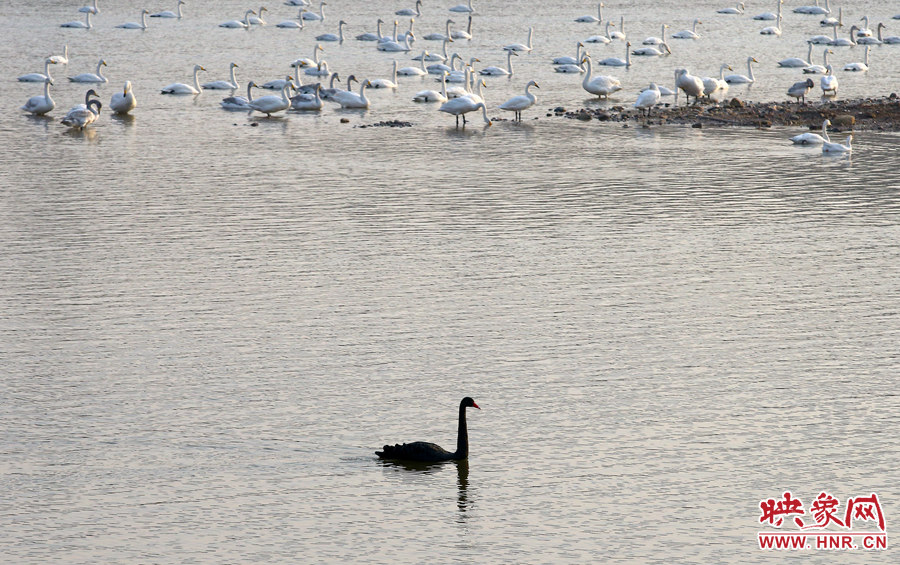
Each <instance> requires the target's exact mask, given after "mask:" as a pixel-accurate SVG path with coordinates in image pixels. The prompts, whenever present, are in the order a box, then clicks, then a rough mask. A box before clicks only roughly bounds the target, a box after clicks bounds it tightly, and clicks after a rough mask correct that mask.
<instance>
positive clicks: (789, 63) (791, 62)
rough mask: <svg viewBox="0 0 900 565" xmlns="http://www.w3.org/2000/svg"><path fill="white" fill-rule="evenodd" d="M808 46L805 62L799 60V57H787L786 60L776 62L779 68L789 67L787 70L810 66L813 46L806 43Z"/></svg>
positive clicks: (808, 42)
mask: <svg viewBox="0 0 900 565" xmlns="http://www.w3.org/2000/svg"><path fill="white" fill-rule="evenodd" d="M807 44H808V45H809V50H808V51H807V53H806V60H803V59H801V58H800V57H788V58H787V59H782V60H780V61H778V66H779V67H789V68H798V67H808V66H810V64H811V63H810V61H812V50H813V44H812V42H811V41H807Z"/></svg>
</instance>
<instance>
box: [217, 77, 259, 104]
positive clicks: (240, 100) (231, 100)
mask: <svg viewBox="0 0 900 565" xmlns="http://www.w3.org/2000/svg"><path fill="white" fill-rule="evenodd" d="M255 87H256V83H255V82H253V81H252V80H251V81H250V82H248V83H247V97H246V98H245V97H243V96H228V97H226V98H223V99H222V101H221V102H219V105H220V106H222V108H224V109H226V110H249V109H250V102H252V101H253V92H252V90H253V88H255Z"/></svg>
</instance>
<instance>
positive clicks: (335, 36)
mask: <svg viewBox="0 0 900 565" xmlns="http://www.w3.org/2000/svg"><path fill="white" fill-rule="evenodd" d="M345 25H347V22H345V21H344V20H341V21H340V22H338V32H337V33H323V34H322V35H317V36H316V41H337V42H339V43H343V42H344V26H345Z"/></svg>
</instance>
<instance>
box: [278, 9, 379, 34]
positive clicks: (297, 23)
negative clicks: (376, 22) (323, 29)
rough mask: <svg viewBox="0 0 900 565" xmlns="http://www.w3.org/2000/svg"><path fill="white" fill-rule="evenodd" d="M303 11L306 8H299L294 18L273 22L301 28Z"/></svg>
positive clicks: (282, 26)
mask: <svg viewBox="0 0 900 565" xmlns="http://www.w3.org/2000/svg"><path fill="white" fill-rule="evenodd" d="M305 11H306V8H300V13H299V14H297V19H296V20H284V21H283V22H279V23H277V24H275V27H280V28H283V29H303V12H305ZM372 41H374V40H372Z"/></svg>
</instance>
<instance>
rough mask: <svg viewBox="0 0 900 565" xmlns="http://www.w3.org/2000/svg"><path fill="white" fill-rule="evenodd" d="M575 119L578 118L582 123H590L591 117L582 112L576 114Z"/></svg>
mask: <svg viewBox="0 0 900 565" xmlns="http://www.w3.org/2000/svg"><path fill="white" fill-rule="evenodd" d="M575 117H576V118H578V119H579V120H581V121H582V122H589V121H591V115H590V114H589V113H588V112H584V111H582V112H578V114H577V115H576V116H575Z"/></svg>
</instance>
